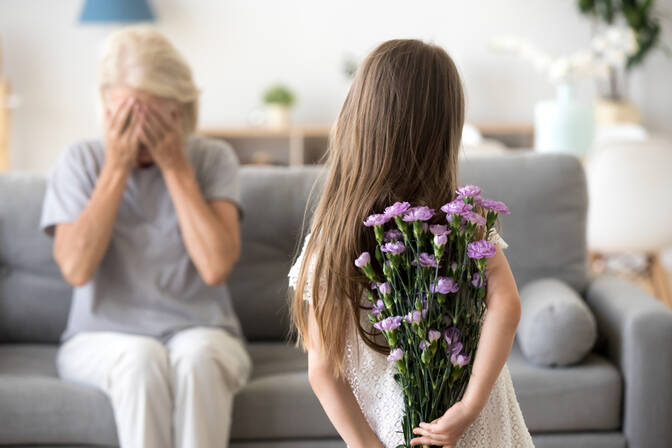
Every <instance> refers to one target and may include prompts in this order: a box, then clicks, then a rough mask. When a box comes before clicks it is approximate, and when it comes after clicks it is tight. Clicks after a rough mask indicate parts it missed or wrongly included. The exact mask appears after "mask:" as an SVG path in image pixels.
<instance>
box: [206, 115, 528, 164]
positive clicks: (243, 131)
mask: <svg viewBox="0 0 672 448" xmlns="http://www.w3.org/2000/svg"><path fill="white" fill-rule="evenodd" d="M472 124H473V125H474V126H476V128H477V129H478V130H479V131H480V132H481V134H482V135H483V136H484V137H486V138H494V139H501V140H503V141H504V140H509V141H518V142H520V143H518V145H521V143H522V145H523V146H528V147H530V146H532V143H533V140H534V126H533V125H532V124H531V123H516V122H497V121H489V122H476V123H472ZM330 131H331V125H328V124H307V125H292V126H288V127H286V128H270V127H266V126H223V127H206V128H201V129H199V131H198V133H199V134H202V135H205V136H208V137H213V138H221V139H226V140H232V143H234V146H235V143H236V141H239V142H240V141H244V142H249V141H254V140H262V141H263V140H267V139H286V140H287V146H288V151H289V165H292V166H294V165H303V164H304V163H305V161H306V157H305V145H306V139H308V138H319V139H324V140H325V143H324V145H323V146H324V148H323V150H326V141H327V140H328V138H329V133H330Z"/></svg>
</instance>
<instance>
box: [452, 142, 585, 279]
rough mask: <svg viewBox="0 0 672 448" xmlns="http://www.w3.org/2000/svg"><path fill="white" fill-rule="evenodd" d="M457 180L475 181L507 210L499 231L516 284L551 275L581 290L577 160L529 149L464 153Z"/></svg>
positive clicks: (581, 196) (581, 177) (581, 190)
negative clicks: (469, 155) (494, 154)
mask: <svg viewBox="0 0 672 448" xmlns="http://www.w3.org/2000/svg"><path fill="white" fill-rule="evenodd" d="M459 182H460V184H466V183H470V184H475V185H479V186H480V187H481V188H482V189H483V192H484V195H485V196H487V197H492V198H494V199H497V200H500V201H504V202H505V203H506V205H507V206H508V207H509V210H510V211H511V214H510V215H504V216H500V221H501V224H502V228H501V232H500V233H501V236H502V238H504V240H506V242H507V243H508V244H509V248H508V249H506V256H507V258H508V260H509V263H510V264H511V269H512V271H513V273H514V275H515V277H516V282H517V284H518V287H522V286H525V285H526V284H527V283H528V282H530V281H532V280H535V279H538V278H544V277H555V278H557V279H559V280H562V281H564V282H566V283H567V284H568V285H570V286H571V287H572V288H574V289H575V290H576V291H579V292H582V291H583V290H584V288H585V287H586V284H587V275H586V272H587V255H586V253H587V252H586V213H587V205H588V198H587V189H586V179H585V174H584V170H583V166H582V165H581V162H580V161H579V159H577V158H576V157H574V156H569V155H562V154H539V153H534V152H526V153H522V154H513V155H507V156H502V157H483V158H481V157H475V158H472V159H468V158H465V159H464V160H462V161H461V164H460V177H459Z"/></svg>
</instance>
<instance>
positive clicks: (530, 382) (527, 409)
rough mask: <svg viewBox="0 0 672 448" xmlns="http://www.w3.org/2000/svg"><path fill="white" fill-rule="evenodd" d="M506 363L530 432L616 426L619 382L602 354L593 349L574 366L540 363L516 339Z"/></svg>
mask: <svg viewBox="0 0 672 448" xmlns="http://www.w3.org/2000/svg"><path fill="white" fill-rule="evenodd" d="M507 364H508V366H509V371H510V372H511V378H512V380H513V385H514V388H515V390H516V396H517V397H518V402H519V403H520V407H521V409H522V411H523V416H524V417H525V423H526V424H527V427H528V429H529V430H530V431H531V432H558V431H595V430H600V431H601V430H614V429H619V428H620V426H621V400H622V388H623V382H622V378H621V375H620V373H619V371H618V369H617V368H616V366H614V365H613V364H612V363H611V362H609V361H608V360H607V359H606V358H604V357H603V356H600V355H598V354H596V353H591V354H589V355H588V356H587V357H586V358H585V359H584V360H583V361H582V362H581V363H580V364H578V365H574V366H569V367H557V368H549V367H540V366H536V365H534V364H532V363H530V362H529V361H528V360H527V359H526V358H525V356H524V355H523V354H522V352H521V351H520V348H519V347H518V345H517V344H514V347H513V349H512V351H511V355H510V356H509V360H508V362H507Z"/></svg>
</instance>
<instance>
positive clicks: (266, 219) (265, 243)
mask: <svg viewBox="0 0 672 448" xmlns="http://www.w3.org/2000/svg"><path fill="white" fill-rule="evenodd" d="M323 172H324V171H323V169H321V168H319V167H300V168H286V167H255V166H246V167H244V168H243V169H241V183H242V205H243V208H244V209H245V213H246V215H245V219H244V221H243V224H242V234H243V249H242V256H241V259H240V262H239V263H238V265H237V266H236V268H235V270H234V272H233V273H232V275H231V279H230V286H231V291H232V295H233V297H234V302H235V306H236V311H237V312H238V315H239V317H240V319H241V322H242V326H243V330H244V332H245V335H246V336H247V337H248V339H250V340H252V341H264V340H265V341H268V340H280V339H282V338H284V337H285V336H286V335H287V334H288V332H289V327H288V321H287V316H288V313H287V302H288V301H287V271H288V270H289V267H290V264H291V261H292V259H293V257H294V255H295V254H296V252H297V250H298V249H300V246H301V242H302V240H301V233H302V224H303V223H304V210H305V208H306V207H305V205H306V202H307V199H308V197H309V194H310V192H311V188H312V186H313V183H314V181H315V179H317V178H318V175H319V174H321V173H323ZM460 183H461V184H465V183H473V184H476V185H479V186H481V187H482V188H483V190H484V193H485V195H486V196H491V197H493V198H496V199H498V200H502V201H504V202H506V204H507V205H508V206H509V208H510V210H511V215H508V216H502V217H501V224H502V232H501V233H502V237H503V238H504V239H505V240H506V241H507V243H509V248H508V249H507V252H506V254H507V257H508V259H509V262H510V264H511V268H512V270H513V272H514V275H515V276H516V280H517V282H518V285H519V286H524V285H525V284H527V283H528V282H530V281H532V280H534V279H537V278H543V277H549V276H552V277H555V278H558V279H560V280H562V281H564V282H566V283H567V284H569V285H570V286H571V287H572V288H574V289H575V290H577V291H582V290H583V288H584V287H585V284H586V237H585V235H586V229H585V226H586V206H587V198H586V185H585V178H584V172H583V168H582V166H581V163H580V162H579V160H578V159H576V158H575V157H571V156H566V155H557V154H554V155H549V154H543V155H540V154H536V153H528V154H517V155H511V156H504V157H479V158H474V159H467V158H465V159H462V160H461V161H460ZM320 187H321V183H320V182H318V183H317V186H316V188H315V189H314V190H313V196H312V199H313V202H312V203H311V204H310V205H309V207H308V212H307V213H306V214H305V223H306V225H307V224H308V223H309V222H310V218H311V216H312V208H313V206H314V205H315V201H316V200H317V199H318V198H319V194H320V189H321V188H320ZM551 235H552V237H549V236H551ZM250 297H253V298H254V300H250Z"/></svg>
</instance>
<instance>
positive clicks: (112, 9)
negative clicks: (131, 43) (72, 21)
mask: <svg viewBox="0 0 672 448" xmlns="http://www.w3.org/2000/svg"><path fill="white" fill-rule="evenodd" d="M152 20H154V13H153V12H152V9H151V8H150V7H149V4H147V0H86V2H85V3H84V8H83V9H82V15H81V17H80V18H79V21H80V23H110V22H116V23H119V22H121V23H126V22H147V21H152Z"/></svg>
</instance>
